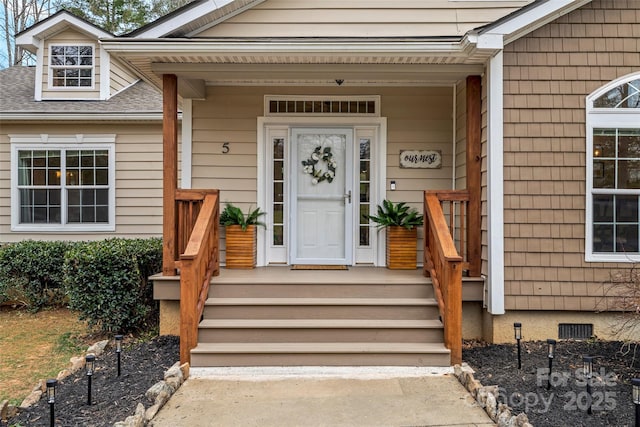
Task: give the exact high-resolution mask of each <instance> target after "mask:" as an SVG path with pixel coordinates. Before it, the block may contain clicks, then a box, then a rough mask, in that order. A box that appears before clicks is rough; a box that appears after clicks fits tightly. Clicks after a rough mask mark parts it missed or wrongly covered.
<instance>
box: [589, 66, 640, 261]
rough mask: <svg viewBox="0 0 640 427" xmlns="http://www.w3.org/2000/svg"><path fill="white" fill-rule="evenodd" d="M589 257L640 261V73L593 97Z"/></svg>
mask: <svg viewBox="0 0 640 427" xmlns="http://www.w3.org/2000/svg"><path fill="white" fill-rule="evenodd" d="M586 202H587V204H586V248H585V249H586V254H585V259H586V260H587V261H616V262H625V261H639V260H640V73H634V74H631V75H628V76H625V77H623V78H620V79H618V80H615V81H613V82H611V83H610V84H608V85H606V86H604V87H603V88H601V89H599V90H597V91H596V92H594V93H593V94H591V95H589V96H588V97H587V201H586Z"/></svg>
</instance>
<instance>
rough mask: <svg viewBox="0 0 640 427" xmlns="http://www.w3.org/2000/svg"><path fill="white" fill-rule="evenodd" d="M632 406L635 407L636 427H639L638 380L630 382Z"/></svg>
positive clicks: (639, 398) (639, 380) (639, 401)
mask: <svg viewBox="0 0 640 427" xmlns="http://www.w3.org/2000/svg"><path fill="white" fill-rule="evenodd" d="M631 387H632V391H633V404H634V405H636V427H640V378H633V379H632V380H631Z"/></svg>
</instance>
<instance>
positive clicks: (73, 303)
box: [64, 239, 162, 333]
mask: <svg viewBox="0 0 640 427" xmlns="http://www.w3.org/2000/svg"><path fill="white" fill-rule="evenodd" d="M161 268H162V241H161V240H160V239H133V240H125V239H108V240H103V241H96V242H88V243H85V244H82V245H78V246H76V247H74V248H72V249H71V250H69V251H68V252H67V255H66V259H65V263H64V287H65V290H66V293H67V295H68V296H69V302H70V307H71V308H72V309H75V310H78V311H79V312H80V319H81V320H87V322H88V323H89V325H90V326H94V325H97V326H98V327H99V328H100V329H101V330H102V331H104V332H123V333H126V332H131V331H138V330H142V329H146V328H149V327H151V326H155V323H156V322H157V314H158V310H157V304H156V302H155V301H154V300H153V291H152V286H151V284H150V283H149V281H148V280H147V278H148V277H149V276H150V275H152V274H154V273H157V272H158V271H160V269H161Z"/></svg>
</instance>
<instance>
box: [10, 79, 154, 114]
mask: <svg viewBox="0 0 640 427" xmlns="http://www.w3.org/2000/svg"><path fill="white" fill-rule="evenodd" d="M35 73H36V69H35V67H10V68H6V69H4V70H0V118H10V117H11V116H15V115H17V114H34V116H40V114H39V113H41V114H68V115H69V116H75V115H76V114H83V115H87V114H91V115H93V114H96V115H97V114H107V115H114V114H122V115H123V116H124V115H127V116H131V117H132V118H133V117H135V116H138V115H140V114H145V115H150V114H153V115H155V114H158V118H161V115H162V94H161V93H159V92H158V90H157V89H155V88H154V87H153V86H151V85H150V84H148V83H145V82H143V81H139V82H137V83H135V84H134V85H132V86H130V87H129V88H127V89H125V90H123V91H122V92H120V93H118V94H116V95H115V96H114V97H112V98H110V99H108V100H106V101H100V100H96V101H35V99H34V85H35Z"/></svg>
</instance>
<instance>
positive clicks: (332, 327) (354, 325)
mask: <svg viewBox="0 0 640 427" xmlns="http://www.w3.org/2000/svg"><path fill="white" fill-rule="evenodd" d="M442 340H443V326H442V322H440V321H439V320H424V319H410V320H405V319H400V320H394V319H391V320H388V319H386V320H380V319H205V320H203V321H202V322H200V328H199V330H198V341H199V342H203V343H224V342H244V343H258V342H260V343H268V342H274V343H284V342H294V343H295V342H301V341H302V342H372V343H373V342H407V343H435V342H442Z"/></svg>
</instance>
